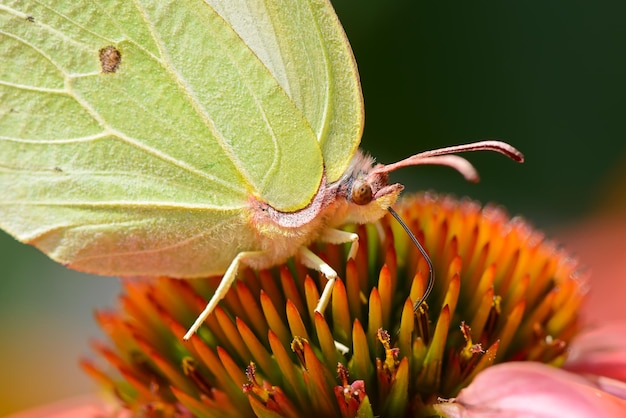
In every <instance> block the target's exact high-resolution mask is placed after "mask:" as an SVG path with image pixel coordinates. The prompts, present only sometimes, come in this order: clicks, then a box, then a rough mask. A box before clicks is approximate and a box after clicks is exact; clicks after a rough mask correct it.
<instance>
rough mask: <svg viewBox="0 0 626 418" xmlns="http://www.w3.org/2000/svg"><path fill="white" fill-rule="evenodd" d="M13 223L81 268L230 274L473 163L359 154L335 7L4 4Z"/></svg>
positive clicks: (4, 174) (6, 218) (7, 175)
mask: <svg viewBox="0 0 626 418" xmlns="http://www.w3.org/2000/svg"><path fill="white" fill-rule="evenodd" d="M1 13H2V19H1V20H0V25H1V26H2V30H1V34H0V36H1V37H2V39H1V41H0V42H1V43H2V49H1V51H0V60H1V61H0V62H2V67H1V68H0V98H1V100H0V194H1V195H2V200H1V201H0V226H1V227H2V228H3V229H4V230H6V231H7V232H8V233H9V234H11V235H13V236H14V237H15V238H17V239H18V240H20V241H22V242H25V243H28V244H32V245H34V246H36V247H37V248H39V249H40V250H41V251H43V252H44V253H45V254H47V255H48V256H50V257H51V258H52V259H54V260H56V261H58V262H60V263H62V264H64V265H66V266H68V267H70V268H73V269H77V270H81V271H85V272H90V273H95V274H101V275H109V276H112V275H116V276H143V277H157V276H171V277H177V278H197V277H206V276H211V275H223V278H222V280H221V282H220V285H219V286H218V288H217V290H216V292H215V294H214V295H213V297H212V298H211V300H210V301H209V303H208V305H207V308H206V309H205V311H204V312H203V313H202V314H201V315H200V317H199V318H198V320H197V321H196V323H195V324H194V325H193V326H192V327H191V328H190V330H189V332H188V333H187V335H186V336H185V338H186V339H187V338H189V337H190V336H191V335H192V334H193V332H195V331H196V330H197V328H198V327H199V326H200V325H201V324H202V322H203V320H204V319H205V318H206V317H207V316H208V315H209V314H210V313H211V311H212V310H213V309H214V308H215V307H216V306H217V303H218V302H219V301H220V300H221V299H222V298H223V297H224V295H225V294H226V293H227V292H228V289H229V288H230V286H231V285H232V283H233V282H234V280H235V278H236V276H237V272H238V270H239V269H240V268H241V267H242V266H243V265H245V266H249V267H252V268H256V269H262V268H268V267H271V266H274V265H277V264H279V263H282V262H284V261H286V260H287V259H288V258H290V257H293V256H297V257H299V258H300V260H301V261H302V262H303V264H305V265H306V266H308V267H310V268H313V269H316V270H318V271H320V272H321V273H323V274H324V275H325V276H326V277H327V278H328V279H329V281H328V284H327V285H326V287H325V289H324V291H323V293H322V296H321V298H320V303H319V304H318V307H317V308H316V309H317V310H319V311H323V309H324V307H325V305H326V304H327V302H328V299H329V298H330V289H332V283H333V281H334V279H335V278H336V276H337V274H336V273H335V272H334V271H333V269H332V268H331V267H330V266H329V265H328V264H326V263H325V262H324V261H323V260H322V259H321V258H319V257H318V256H317V255H316V254H314V253H313V252H312V251H311V250H309V249H308V245H309V244H311V243H313V242H325V243H331V244H341V243H349V244H350V245H351V247H350V251H349V257H354V256H355V254H356V250H357V248H358V236H357V235H356V234H354V233H351V232H346V231H344V230H342V229H341V226H342V225H343V224H345V223H348V222H357V223H367V222H374V221H376V220H378V219H380V218H381V217H382V216H384V215H385V214H386V213H387V211H388V209H389V208H390V207H391V206H392V205H393V204H394V202H395V201H396V199H397V198H398V195H399V193H400V192H401V191H402V189H403V186H402V185H400V184H391V183H390V182H389V179H388V174H389V173H390V172H391V171H393V170H396V169H398V168H401V167H406V166H409V165H419V164H443V165H449V166H451V167H453V168H456V169H457V170H459V171H460V172H461V173H462V174H463V175H465V177H467V178H469V179H475V178H477V176H476V173H475V171H474V168H473V167H472V166H471V164H469V162H467V160H465V159H463V158H461V157H459V156H456V155H451V154H452V153H455V152H459V151H472V150H481V149H487V150H494V151H498V152H501V153H503V154H505V155H507V156H509V157H511V158H513V159H515V160H518V161H521V160H522V155H521V154H520V153H519V152H518V151H517V150H515V149H514V148H513V147H511V146H510V145H508V144H505V143H502V142H498V141H483V142H479V143H475V144H468V145H462V146H457V147H448V148H443V149H440V150H435V151H428V152H424V153H420V154H416V155H413V156H412V157H409V158H407V159H405V160H402V161H400V162H397V163H394V164H390V165H383V164H376V163H375V162H374V160H373V158H371V157H370V156H368V155H366V154H365V153H364V152H362V151H360V150H359V149H358V146H359V143H360V139H361V135H362V132H363V118H364V116H363V115H364V114H363V98H362V93H361V88H360V83H359V75H358V72H357V66H356V62H355V59H354V57H353V54H352V50H351V48H350V45H349V43H348V41H347V38H346V35H345V33H344V31H343V28H342V27H341V24H340V23H339V20H338V18H337V16H336V14H335V12H334V10H333V8H332V5H331V4H330V2H329V1H327V0H282V1H280V0H266V1H260V0H226V1H219V0H176V1H174V0H166V1H162V0H160V1H156V0H136V1H133V2H126V1H115V0H103V1H87V0H78V1H73V2H58V1H29V0H18V1H7V0H3V1H2V7H1Z"/></svg>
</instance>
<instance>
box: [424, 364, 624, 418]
mask: <svg viewBox="0 0 626 418" xmlns="http://www.w3.org/2000/svg"><path fill="white" fill-rule="evenodd" d="M435 407H436V408H437V410H438V411H439V412H440V413H442V414H444V415H445V416H446V417H453V418H472V417H477V418H478V417H480V418H490V417H491V418H497V417H499V418H503V417H506V418H522V417H524V418H562V417H568V418H588V417H626V401H624V400H622V399H620V398H617V397H615V396H612V395H610V394H608V393H606V392H604V391H602V390H600V389H599V388H598V387H597V386H595V385H594V384H593V383H592V382H590V381H588V380H586V379H584V378H583V377H581V376H577V375H575V374H573V373H569V372H566V371H564V370H560V369H557V368H554V367H551V366H547V365H545V364H541V363H534V362H511V363H503V364H499V365H496V366H493V367H489V368H488V369H486V370H485V371H483V372H482V373H480V374H479V375H478V376H477V377H476V379H474V381H473V382H472V384H470V385H469V386H468V387H467V388H465V389H463V390H462V391H461V393H459V396H458V397H457V398H456V399H455V400H453V402H450V403H443V404H439V405H436V406H435Z"/></svg>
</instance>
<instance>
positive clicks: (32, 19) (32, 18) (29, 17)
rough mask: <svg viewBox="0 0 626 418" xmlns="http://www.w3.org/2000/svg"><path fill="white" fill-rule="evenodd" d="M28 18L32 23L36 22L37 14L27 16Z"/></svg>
mask: <svg viewBox="0 0 626 418" xmlns="http://www.w3.org/2000/svg"><path fill="white" fill-rule="evenodd" d="M26 20H27V21H29V22H31V23H34V22H35V16H26Z"/></svg>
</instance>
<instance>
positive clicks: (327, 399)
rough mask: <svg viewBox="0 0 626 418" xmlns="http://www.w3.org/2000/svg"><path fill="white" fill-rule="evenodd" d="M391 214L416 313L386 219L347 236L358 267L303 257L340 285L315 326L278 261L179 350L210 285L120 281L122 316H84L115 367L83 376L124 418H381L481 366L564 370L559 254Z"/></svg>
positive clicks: (302, 287) (440, 220)
mask: <svg viewBox="0 0 626 418" xmlns="http://www.w3.org/2000/svg"><path fill="white" fill-rule="evenodd" d="M396 210H397V211H398V212H399V213H400V214H401V216H402V217H403V218H404V220H405V221H406V222H407V223H408V224H409V225H410V227H411V229H412V230H413V231H414V233H415V234H416V235H417V236H418V237H419V238H420V240H421V241H422V242H424V243H425V247H426V248H427V250H428V252H429V254H430V256H431V258H432V260H433V263H434V265H435V271H436V276H437V280H436V282H435V288H434V290H433V292H432V294H431V296H430V297H429V298H428V300H427V305H423V306H422V307H421V308H420V309H419V310H418V311H417V312H416V313H414V312H413V302H414V301H415V300H417V299H418V298H419V297H420V296H421V294H422V292H423V291H424V288H425V286H426V278H427V275H428V272H427V270H426V264H425V262H424V260H423V258H422V257H421V256H420V255H419V253H418V251H417V249H416V248H415V247H414V246H413V245H412V244H411V243H410V241H409V239H408V238H407V237H406V235H405V234H404V233H403V232H402V231H401V229H400V227H399V226H398V225H397V224H396V223H395V221H393V220H391V219H389V218H385V219H383V220H382V221H381V222H380V223H379V224H377V225H367V226H358V227H353V229H354V230H355V231H357V232H358V234H359V235H360V237H361V242H362V245H361V246H360V248H359V253H358V255H357V257H356V260H351V261H350V262H348V263H346V262H345V260H346V256H345V248H343V247H337V246H326V247H323V246H319V247H316V248H314V250H315V251H316V252H317V253H318V254H322V256H323V258H325V259H326V260H327V261H328V262H329V263H330V264H331V266H332V267H333V268H334V269H336V271H337V272H339V275H340V277H341V278H342V279H343V280H342V281H338V282H337V284H336V285H335V288H334V290H333V296H332V302H331V307H330V309H329V310H328V311H327V312H326V315H325V316H322V315H321V314H319V313H314V312H313V311H314V308H315V305H316V303H317V300H318V298H319V289H320V287H321V286H322V285H323V283H320V282H321V281H324V279H323V277H320V276H319V274H317V273H314V272H311V271H308V270H306V269H305V268H304V267H303V266H302V265H300V264H298V263H297V262H293V261H292V262H290V263H289V264H288V265H283V266H281V267H278V268H275V269H272V270H269V271H268V270H264V271H258V272H257V271H251V270H248V271H246V272H244V273H243V274H242V276H241V279H240V280H239V282H238V283H237V285H236V288H235V289H233V290H232V291H230V292H229V293H228V295H227V297H226V298H225V299H224V301H223V302H222V303H221V305H220V307H219V308H218V309H217V310H216V311H215V312H214V314H213V315H211V316H210V317H209V319H208V320H207V322H206V324H205V325H204V326H203V327H202V328H201V329H200V331H199V332H198V334H197V335H196V336H194V337H193V338H192V339H191V341H190V342H187V343H184V342H183V341H182V340H181V336H182V335H183V334H184V331H185V329H184V327H183V325H181V324H187V323H189V321H191V320H193V319H194V318H195V316H196V315H197V313H198V312H199V311H200V310H201V309H202V308H203V306H204V302H205V300H206V299H207V298H208V297H209V296H210V295H211V294H212V291H213V289H214V288H215V286H216V285H217V283H218V282H219V279H220V278H219V277H216V278H211V279H206V280H198V281H179V280H172V279H160V280H158V281H152V282H137V281H126V282H125V284H124V288H125V293H124V294H123V296H122V297H121V307H120V308H119V309H118V310H117V311H114V312H108V313H105V312H101V313H99V314H98V315H97V318H98V321H99V323H100V325H101V326H102V328H103V329H104V330H105V332H106V334H107V335H108V337H109V338H110V340H111V342H112V344H111V343H109V344H108V345H103V344H96V345H95V350H96V351H97V352H98V353H99V354H100V355H101V356H102V357H104V358H105V359H106V360H107V362H108V363H109V365H110V366H112V367H113V368H114V369H117V372H111V373H109V372H103V371H102V370H104V369H103V368H101V367H99V366H95V365H94V363H92V362H89V361H85V362H84V363H83V366H84V368H85V369H86V370H87V371H88V372H89V373H90V374H91V375H92V376H94V377H96V378H97V379H98V380H100V381H101V382H103V383H104V385H105V386H107V387H108V388H110V390H111V391H112V392H113V393H115V394H116V396H117V397H118V398H119V400H120V405H121V407H123V408H126V409H129V410H131V411H133V413H134V414H135V415H137V416H145V415H148V416H153V415H154V416H156V415H155V414H157V413H160V414H161V415H163V416H199V417H224V416H229V417H237V416H241V417H243V416H252V415H254V414H256V415H257V416H285V417H302V416H342V417H348V416H350V417H351V416H356V415H357V414H358V416H363V417H367V416H371V417H373V416H383V417H388V416H389V417H390V416H394V417H395V416H429V415H431V414H434V413H435V412H434V410H433V408H432V405H433V404H435V403H436V402H438V399H439V398H440V397H443V398H449V397H452V396H455V395H456V394H457V393H458V391H459V390H460V389H461V388H463V387H465V386H466V385H468V383H469V382H470V381H471V380H472V379H473V377H474V376H476V374H477V373H479V372H480V371H481V370H483V369H485V368H486V367H489V366H490V365H492V364H494V363H498V362H504V361H509V360H533V361H541V362H544V363H549V364H553V365H557V366H558V365H559V364H560V363H562V361H563V360H564V358H565V355H566V347H567V345H568V342H569V341H570V340H571V338H572V337H573V336H574V334H575V333H576V331H577V311H578V307H579V305H580V303H581V301H582V299H583V296H584V293H585V281H584V280H582V279H580V278H578V277H577V276H576V263H575V262H574V261H572V260H571V259H570V258H569V257H568V256H567V254H565V253H563V252H562V251H561V250H559V249H558V248H557V247H556V246H555V245H554V244H552V243H550V242H548V241H546V240H545V239H544V236H543V235H542V234H541V233H539V232H537V231H535V230H533V229H532V228H530V227H529V226H528V224H527V223H525V222H524V221H522V220H521V219H518V218H514V219H509V217H508V216H507V215H506V214H505V213H504V211H503V210H501V209H499V208H495V207H486V208H484V209H483V208H481V207H480V206H479V205H477V204H476V203H474V202H471V201H457V200H454V199H450V198H440V197H437V196H433V195H420V196H417V197H413V198H408V199H404V200H402V201H401V203H400V204H399V205H398V206H397V207H396ZM342 346H345V347H347V348H348V349H349V351H348V352H347V353H342V350H341V347H342ZM151 414H152V415H151Z"/></svg>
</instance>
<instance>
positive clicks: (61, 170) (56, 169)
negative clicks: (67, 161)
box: [53, 167, 63, 173]
mask: <svg viewBox="0 0 626 418" xmlns="http://www.w3.org/2000/svg"><path fill="white" fill-rule="evenodd" d="M53 170H54V171H56V172H57V173H62V172H63V169H62V168H61V167H54V168H53Z"/></svg>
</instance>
